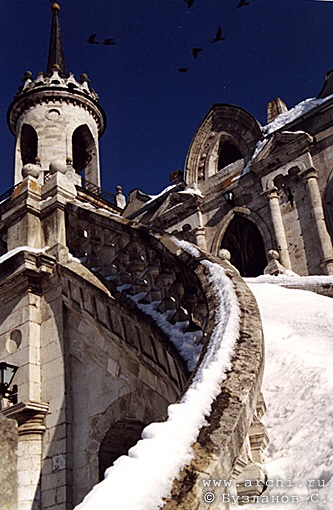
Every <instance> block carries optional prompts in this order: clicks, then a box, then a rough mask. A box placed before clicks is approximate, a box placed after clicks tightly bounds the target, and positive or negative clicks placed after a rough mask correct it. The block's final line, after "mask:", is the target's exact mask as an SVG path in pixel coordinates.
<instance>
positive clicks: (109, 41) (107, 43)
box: [103, 37, 116, 46]
mask: <svg viewBox="0 0 333 510" xmlns="http://www.w3.org/2000/svg"><path fill="white" fill-rule="evenodd" d="M103 44H105V46H113V45H114V44H116V41H115V40H114V39H113V38H112V37H109V38H108V39H104V41H103Z"/></svg>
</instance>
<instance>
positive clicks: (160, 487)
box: [75, 245, 240, 510]
mask: <svg viewBox="0 0 333 510" xmlns="http://www.w3.org/2000/svg"><path fill="white" fill-rule="evenodd" d="M183 247H184V248H185V245H184V246H183ZM198 253H199V252H198ZM201 264H203V265H205V267H206V268H207V270H208V274H209V276H208V277H209V280H210V282H211V284H212V287H213V289H214V293H215V296H216V299H217V303H218V305H217V309H216V325H215V328H214V331H213V333H212V336H211V339H210V342H209V346H208V349H207V352H206V354H205V356H204V359H203V360H202V362H201V364H200V366H199V367H198V370H197V373H196V375H195V376H194V379H193V381H192V383H191V385H190V387H189V388H188V390H187V391H186V392H185V394H184V395H183V397H182V398H181V400H180V402H179V403H178V404H172V405H170V406H169V407H168V419H167V420H166V421H164V422H161V423H152V424H150V425H148V426H147V427H146V428H145V429H144V430H143V433H142V439H141V440H140V441H139V442H138V443H137V444H136V445H135V446H134V447H133V448H131V449H130V450H129V452H128V455H127V456H125V455H124V456H122V457H120V458H119V459H117V460H116V462H115V463H114V465H113V466H112V467H110V468H109V469H107V471H106V478H105V479H104V480H103V481H102V482H101V483H100V484H98V485H96V486H95V487H94V489H93V490H92V491H91V492H90V493H89V494H88V495H87V496H86V497H85V499H84V500H83V502H82V503H81V504H80V505H78V506H77V507H76V508H75V510H96V509H97V508H98V510H109V508H110V504H111V505H112V508H115V509H119V510H156V509H158V508H161V507H162V506H163V500H162V498H163V497H166V496H168V494H169V493H170V490H171V488H172V484H173V480H174V479H175V478H176V477H177V476H178V474H179V471H180V469H181V468H182V467H183V466H185V465H186V464H188V463H189V462H190V460H191V458H192V457H193V451H192V448H191V445H192V444H193V443H194V442H195V441H196V439H197V436H198V433H199V430H200V428H201V427H202V426H203V425H204V424H205V416H207V415H208V414H209V412H210V409H211V405H212V403H213V401H214V399H215V398H216V396H217V395H218V394H219V393H220V383H221V381H222V380H223V379H224V378H225V377H226V375H225V374H226V372H227V370H229V369H230V367H231V358H232V355H233V348H234V345H235V342H236V340H237V339H238V335H239V316H240V311H239V306H238V300H237V297H236V294H235V290H234V288H233V284H232V283H231V281H230V279H229V278H228V277H227V276H226V275H225V273H224V270H223V269H222V268H221V266H220V265H218V264H215V263H212V262H209V261H201ZM129 482H130V490H128V484H129Z"/></svg>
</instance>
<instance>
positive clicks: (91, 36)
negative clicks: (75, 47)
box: [87, 34, 99, 44]
mask: <svg viewBox="0 0 333 510" xmlns="http://www.w3.org/2000/svg"><path fill="white" fill-rule="evenodd" d="M96 35H97V34H91V35H90V36H89V37H88V39H87V43H89V44H99V42H98V41H96V40H95V39H96Z"/></svg>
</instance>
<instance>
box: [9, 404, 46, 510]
mask: <svg viewBox="0 0 333 510" xmlns="http://www.w3.org/2000/svg"><path fill="white" fill-rule="evenodd" d="M47 410H48V404H43V403H38V402H20V403H19V404H16V405H14V406H10V407H8V408H6V409H4V410H3V411H2V413H3V414H4V415H5V416H6V417H10V418H14V419H16V420H17V422H18V432H19V441H18V464H17V472H18V508H19V510H41V497H40V478H41V469H42V441H43V434H44V432H45V425H44V420H45V415H46V413H47Z"/></svg>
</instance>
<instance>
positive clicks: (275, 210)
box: [264, 186, 291, 269]
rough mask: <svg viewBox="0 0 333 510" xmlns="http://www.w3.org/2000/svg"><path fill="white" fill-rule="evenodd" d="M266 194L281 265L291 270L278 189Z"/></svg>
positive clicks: (272, 189)
mask: <svg viewBox="0 0 333 510" xmlns="http://www.w3.org/2000/svg"><path fill="white" fill-rule="evenodd" d="M264 194H265V195H267V198H268V202H269V207H270V211H271V218H272V223H273V230H274V237H275V242H276V244H277V249H278V251H279V253H280V260H281V263H282V265H283V266H284V267H285V268H286V269H291V264H290V257H289V250H288V243H287V238H286V233H285V230H284V225H283V220H282V214H281V209H280V203H279V195H278V193H277V188H276V187H275V186H274V187H272V188H270V189H268V190H266V191H264Z"/></svg>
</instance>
